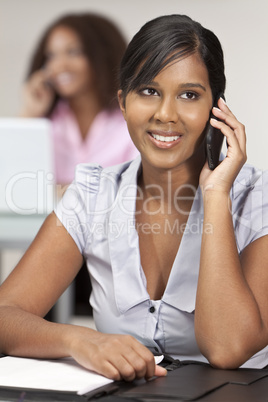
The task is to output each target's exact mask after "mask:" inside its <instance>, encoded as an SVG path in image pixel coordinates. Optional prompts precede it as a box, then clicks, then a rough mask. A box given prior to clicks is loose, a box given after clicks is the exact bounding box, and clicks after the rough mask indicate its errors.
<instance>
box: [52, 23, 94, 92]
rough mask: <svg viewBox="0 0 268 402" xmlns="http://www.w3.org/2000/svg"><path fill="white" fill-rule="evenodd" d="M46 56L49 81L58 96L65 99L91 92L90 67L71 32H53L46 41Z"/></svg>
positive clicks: (56, 30) (59, 28) (58, 28)
mask: <svg viewBox="0 0 268 402" xmlns="http://www.w3.org/2000/svg"><path fill="white" fill-rule="evenodd" d="M45 53H46V56H47V57H46V58H47V61H46V65H45V69H46V70H47V75H48V79H49V82H50V84H51V85H52V86H53V88H54V89H55V91H56V92H57V93H58V95H59V96H61V97H63V98H67V99H68V98H73V97H75V96H79V95H81V94H83V93H85V92H89V91H90V90H91V87H92V86H93V82H94V79H93V77H92V75H93V73H92V70H91V66H90V64H89V62H88V59H87V57H86V56H85V54H84V52H83V48H82V44H81V42H80V39H79V37H78V36H77V34H76V33H75V32H74V31H73V30H72V29H70V28H67V27H65V26H59V27H57V28H55V29H54V30H53V31H52V32H51V34H50V35H49V37H48V40H47V44H46V49H45Z"/></svg>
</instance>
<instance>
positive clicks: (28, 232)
mask: <svg viewBox="0 0 268 402" xmlns="http://www.w3.org/2000/svg"><path fill="white" fill-rule="evenodd" d="M45 218H46V215H45V214H35V215H17V214H12V213H10V214H1V213H0V282H1V279H2V278H1V271H2V270H1V252H2V251H3V250H5V249H21V250H24V251H25V250H26V249H27V248H28V247H29V245H30V244H31V242H32V241H33V239H34V238H35V236H36V234H37V232H38V230H39V229H40V227H41V225H42V223H43V222H44V220H45ZM54 310H55V311H54V313H55V320H56V321H57V322H61V323H68V322H69V320H70V317H71V315H72V310H73V286H72V285H71V286H70V287H69V288H68V289H67V290H66V291H65V292H64V293H63V295H62V296H61V297H60V299H59V301H58V302H57V303H56V305H55V308H54Z"/></svg>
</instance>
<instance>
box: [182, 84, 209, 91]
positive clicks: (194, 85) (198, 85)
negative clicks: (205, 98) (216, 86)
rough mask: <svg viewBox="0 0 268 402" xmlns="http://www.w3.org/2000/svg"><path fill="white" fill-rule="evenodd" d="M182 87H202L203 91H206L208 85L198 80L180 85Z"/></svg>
mask: <svg viewBox="0 0 268 402" xmlns="http://www.w3.org/2000/svg"><path fill="white" fill-rule="evenodd" d="M180 88H182V89H183V88H201V89H202V90H203V91H205V92H206V87H204V85H202V84H199V83H198V82H186V83H184V84H181V85H180Z"/></svg>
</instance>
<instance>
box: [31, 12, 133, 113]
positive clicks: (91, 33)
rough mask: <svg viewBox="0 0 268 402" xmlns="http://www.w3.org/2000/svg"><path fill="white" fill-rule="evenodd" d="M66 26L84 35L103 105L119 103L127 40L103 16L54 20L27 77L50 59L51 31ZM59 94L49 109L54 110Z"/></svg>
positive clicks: (104, 106) (109, 105) (86, 49)
mask: <svg viewBox="0 0 268 402" xmlns="http://www.w3.org/2000/svg"><path fill="white" fill-rule="evenodd" d="M59 26H64V27H67V28H70V29H72V30H73V31H74V32H75V33H76V34H77V35H78V37H79V38H80V41H81V43H82V47H83V51H84V53H85V55H86V57H87V58H88V60H89V62H90V64H91V66H92V68H93V70H94V72H95V76H96V85H97V90H98V94H99V98H100V100H101V103H102V107H103V108H105V109H113V108H115V107H117V106H118V103H117V98H116V92H117V89H118V69H119V65H120V62H121V59H122V56H123V54H124V51H125V49H126V42H125V39H124V37H123V35H122V34H121V32H120V31H119V29H118V28H117V27H116V26H115V25H114V23H113V22H111V21H109V20H108V19H107V18H104V17H103V16H100V15H96V14H92V13H82V14H68V15H65V16H63V17H61V18H59V19H57V20H56V21H55V22H53V23H52V24H51V25H50V26H49V27H48V28H47V29H46V31H45V32H44V34H43V36H42V38H41V39H40V41H39V43H38V45H37V47H36V50H35V51H34V54H33V56H32V60H31V62H30V66H29V71H28V74H27V78H29V77H30V76H31V74H32V73H33V72H35V71H36V70H39V69H40V68H42V67H43V66H44V64H45V63H46V53H45V49H46V43H47V40H48V37H49V35H50V34H51V32H52V31H53V30H54V29H55V28H57V27H59ZM57 100H58V96H56V99H55V102H54V104H53V106H52V108H51V110H50V112H49V114H51V112H52V111H53V109H54V107H55V104H56V103H57Z"/></svg>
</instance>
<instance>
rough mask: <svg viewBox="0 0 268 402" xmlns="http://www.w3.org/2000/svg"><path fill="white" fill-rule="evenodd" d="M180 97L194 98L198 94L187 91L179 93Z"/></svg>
mask: <svg viewBox="0 0 268 402" xmlns="http://www.w3.org/2000/svg"><path fill="white" fill-rule="evenodd" d="M181 98H182V99H188V100H194V99H197V98H198V94H196V93H195V92H191V91H187V92H184V93H183V94H182V95H181Z"/></svg>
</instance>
